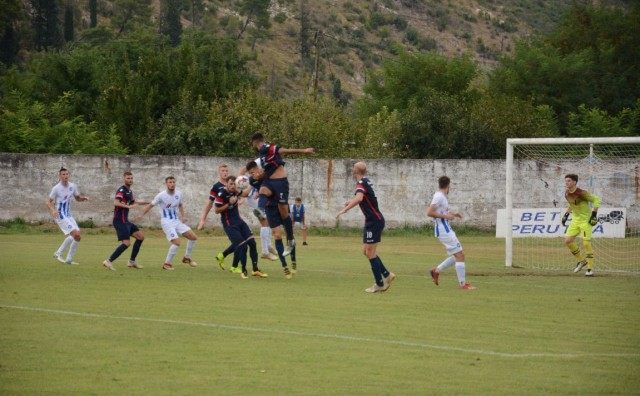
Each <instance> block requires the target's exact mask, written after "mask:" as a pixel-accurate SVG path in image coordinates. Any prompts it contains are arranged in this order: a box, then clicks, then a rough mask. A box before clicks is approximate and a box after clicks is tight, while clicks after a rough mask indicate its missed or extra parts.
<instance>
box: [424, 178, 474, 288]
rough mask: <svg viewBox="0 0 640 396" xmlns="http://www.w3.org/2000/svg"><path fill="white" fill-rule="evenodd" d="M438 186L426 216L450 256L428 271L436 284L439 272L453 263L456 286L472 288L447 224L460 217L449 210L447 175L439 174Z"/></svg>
mask: <svg viewBox="0 0 640 396" xmlns="http://www.w3.org/2000/svg"><path fill="white" fill-rule="evenodd" d="M438 187H439V190H438V191H436V193H435V194H433V199H432V200H431V204H430V205H429V208H428V209H427V216H429V217H432V218H433V221H434V230H435V234H436V237H438V239H439V240H440V242H441V243H442V244H443V245H444V247H445V249H447V253H448V254H450V256H449V257H447V258H446V259H445V260H444V261H443V262H442V263H440V264H439V265H438V266H437V267H436V268H433V269H431V270H430V271H429V273H430V274H431V278H432V279H433V283H435V284H436V286H437V285H438V279H439V277H440V272H442V271H443V270H445V269H447V268H449V267H451V266H452V265H453V264H455V265H456V274H457V275H458V287H459V288H460V289H464V290H473V289H475V287H474V286H471V284H469V283H467V281H466V267H465V264H464V251H463V250H462V245H461V244H460V242H459V241H458V237H457V236H456V233H455V232H454V231H453V229H452V228H451V225H450V224H449V220H453V219H455V218H456V217H457V218H459V219H461V218H462V215H461V214H460V213H456V212H450V211H449V200H448V198H447V196H448V195H449V191H450V187H451V180H450V179H449V178H448V177H447V176H441V177H440V178H439V179H438Z"/></svg>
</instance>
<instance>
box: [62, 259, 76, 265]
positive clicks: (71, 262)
mask: <svg viewBox="0 0 640 396" xmlns="http://www.w3.org/2000/svg"><path fill="white" fill-rule="evenodd" d="M64 263H65V264H69V265H78V263H76V262H75V261H73V260H71V259H66V260H65V261H64Z"/></svg>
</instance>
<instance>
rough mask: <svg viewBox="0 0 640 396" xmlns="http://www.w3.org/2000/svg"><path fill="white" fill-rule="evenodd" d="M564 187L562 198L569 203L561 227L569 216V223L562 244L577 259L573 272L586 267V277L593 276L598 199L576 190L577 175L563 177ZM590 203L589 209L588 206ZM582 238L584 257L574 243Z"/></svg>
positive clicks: (578, 189)
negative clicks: (593, 230)
mask: <svg viewBox="0 0 640 396" xmlns="http://www.w3.org/2000/svg"><path fill="white" fill-rule="evenodd" d="M564 185H565V187H566V188H567V190H566V191H565V193H564V197H565V199H566V200H567V202H568V203H569V208H567V211H566V212H565V213H564V216H562V225H563V226H564V225H565V224H566V222H567V220H568V218H569V215H571V222H570V223H569V227H568V228H567V232H566V233H565V234H564V243H565V244H566V245H567V247H568V248H569V251H570V252H571V254H573V255H574V257H575V258H576V259H578V263H577V264H576V268H575V269H574V270H573V272H580V270H581V269H582V268H583V267H584V266H585V265H586V266H587V272H586V273H585V275H586V276H593V246H591V232H592V227H593V226H594V225H596V224H597V223H598V208H599V207H600V198H599V197H598V196H596V195H594V194H591V193H590V192H588V191H585V190H583V189H581V188H578V175H576V174H573V173H570V174H568V175H566V176H565V177H564ZM589 203H591V207H590V205H589ZM578 235H580V236H581V237H582V244H583V245H584V252H585V253H586V260H585V255H584V253H582V251H581V250H580V247H579V246H578V244H577V243H576V237H577V236H578Z"/></svg>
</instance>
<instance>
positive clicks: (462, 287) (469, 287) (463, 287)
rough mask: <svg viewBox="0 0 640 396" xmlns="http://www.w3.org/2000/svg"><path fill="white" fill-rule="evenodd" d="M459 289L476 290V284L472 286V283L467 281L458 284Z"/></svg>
mask: <svg viewBox="0 0 640 396" xmlns="http://www.w3.org/2000/svg"><path fill="white" fill-rule="evenodd" d="M458 289H464V290H475V289H476V287H475V286H471V284H470V283H465V284H464V285H458Z"/></svg>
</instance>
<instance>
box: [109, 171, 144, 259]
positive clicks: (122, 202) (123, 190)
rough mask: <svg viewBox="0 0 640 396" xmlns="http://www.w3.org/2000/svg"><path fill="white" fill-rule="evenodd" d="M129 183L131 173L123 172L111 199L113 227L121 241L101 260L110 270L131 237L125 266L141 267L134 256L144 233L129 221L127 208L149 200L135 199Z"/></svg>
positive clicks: (131, 180)
mask: <svg viewBox="0 0 640 396" xmlns="http://www.w3.org/2000/svg"><path fill="white" fill-rule="evenodd" d="M131 185H133V173H131V172H124V185H122V187H120V188H119V189H118V191H116V198H115V199H114V200H113V205H114V206H115V207H114V209H113V228H115V230H116V234H117V236H118V241H120V242H122V243H121V244H120V246H118V247H117V248H116V250H114V252H113V253H112V254H111V256H109V258H108V259H106V260H104V261H103V262H102V265H103V266H104V267H105V268H106V269H108V270H111V271H115V268H114V267H113V262H114V261H115V260H116V259H117V258H118V257H120V255H121V254H122V253H123V252H124V251H125V250H127V249H128V248H129V245H131V237H134V238H135V240H136V241H135V242H134V243H133V249H132V250H131V257H130V258H129V263H128V264H127V266H128V267H129V268H136V269H141V268H142V265H140V264H138V263H137V262H136V257H137V256H138V252H139V251H140V246H141V245H142V241H144V234H143V233H142V231H140V229H139V228H138V227H137V226H136V225H135V224H133V223H132V222H130V221H129V209H131V208H135V207H136V206H138V205H148V204H149V202H148V201H136V199H135V197H134V195H133V191H131Z"/></svg>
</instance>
